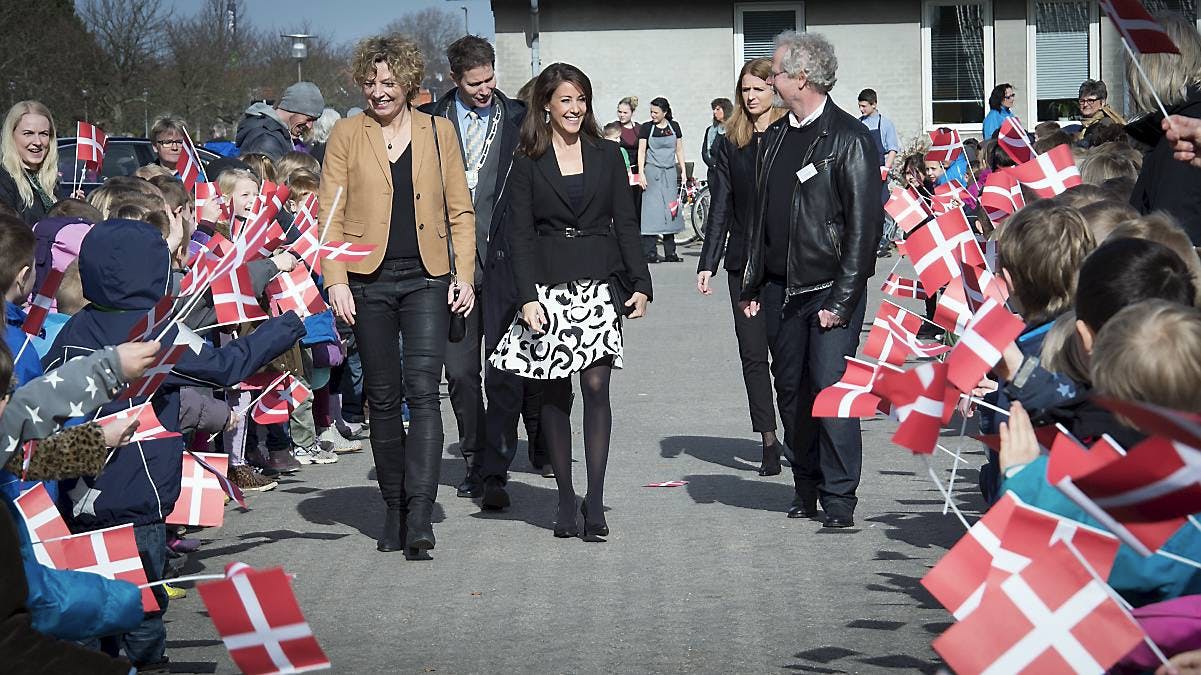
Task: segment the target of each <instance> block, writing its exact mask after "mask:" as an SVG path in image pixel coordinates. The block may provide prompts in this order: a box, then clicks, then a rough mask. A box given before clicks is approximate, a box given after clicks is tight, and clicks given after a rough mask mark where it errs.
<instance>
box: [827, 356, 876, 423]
mask: <svg viewBox="0 0 1201 675" xmlns="http://www.w3.org/2000/svg"><path fill="white" fill-rule="evenodd" d="M845 358H846V361H847V369H846V371H845V372H844V373H843V374H842V379H840V380H839V381H838V382H835V383H834V384H832V385H830V386H828V387H826V388H825V389H822V390H821V391H820V392H818V393H817V398H816V399H814V401H813V416H814V417H873V416H875V414H876V413H877V412H883V413H885V414H887V412H888V411H887V409H885V410H881V405H882V402H881V400H880V397H879V396H876V395H875V394H873V393H872V384H873V383H874V382H875V379H876V372H877V371H879V369H880V368H886V367H889V366H886V365H881V364H875V363H868V362H867V361H860V360H859V359H855V358H851V357H850V356H847V357H845Z"/></svg>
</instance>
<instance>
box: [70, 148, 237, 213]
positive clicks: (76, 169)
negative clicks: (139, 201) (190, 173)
mask: <svg viewBox="0 0 1201 675" xmlns="http://www.w3.org/2000/svg"><path fill="white" fill-rule="evenodd" d="M196 153H197V154H199V155H200V163H201V164H202V165H204V166H205V167H207V166H208V164H209V162H211V161H213V160H214V159H217V158H218V157H220V155H218V154H216V153H215V152H211V151H209V150H205V149H204V148H196ZM156 158H157V155H156V154H155V152H154V144H153V143H151V142H150V140H148V139H145V138H131V137H117V138H110V139H108V143H107V144H105V149H104V165H103V166H101V167H100V172H99V174H97V172H95V171H92V170H90V169H89V170H86V171H84V170H83V169H82V168H81V167H82V164H80V163H78V162H76V161H75V137H74V136H72V137H70V138H60V139H58V196H59V198H60V199H61V198H63V197H66V196H68V195H70V194H71V192H72V190H74V189H75V184H76V181H77V180H79V181H80V183H79V187H80V189H82V190H83V193H84V194H87V193H89V192H91V191H92V190H95V189H96V188H98V187H100V184H101V183H103V182H104V181H105V180H106V179H108V178H112V177H113V176H132V175H133V172H134V171H137V170H138V167H139V166H144V165H146V164H150V163H151V162H153V161H154V160H155V159H156ZM81 177H82V179H81Z"/></svg>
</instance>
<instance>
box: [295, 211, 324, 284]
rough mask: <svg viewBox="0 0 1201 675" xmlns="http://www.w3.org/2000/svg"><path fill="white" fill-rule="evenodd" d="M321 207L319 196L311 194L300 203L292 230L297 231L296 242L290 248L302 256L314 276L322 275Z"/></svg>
mask: <svg viewBox="0 0 1201 675" xmlns="http://www.w3.org/2000/svg"><path fill="white" fill-rule="evenodd" d="M318 209H319V205H318V203H317V195H316V194H309V196H307V197H305V198H304V201H302V202H301V203H300V208H299V209H298V210H297V211H296V217H295V218H294V219H293V220H292V229H294V230H295V231H296V235H297V236H296V241H294V242H292V244H291V245H290V246H289V247H288V249H289V250H291V251H294V252H295V253H296V255H298V256H300V258H301V260H303V261H304V262H305V264H306V265H308V266H309V269H311V270H312V271H313V274H321V256H320V255H319V254H320V252H321V241H320V233H319V232H318V228H317V213H318Z"/></svg>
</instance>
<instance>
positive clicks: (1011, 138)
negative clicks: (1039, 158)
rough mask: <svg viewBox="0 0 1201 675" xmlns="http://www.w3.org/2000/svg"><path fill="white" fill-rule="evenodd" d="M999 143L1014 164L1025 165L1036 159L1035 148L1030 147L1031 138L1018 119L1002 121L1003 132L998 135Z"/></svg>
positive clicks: (1007, 118)
mask: <svg viewBox="0 0 1201 675" xmlns="http://www.w3.org/2000/svg"><path fill="white" fill-rule="evenodd" d="M997 142H998V143H1000V144H1001V149H1002V150H1004V151H1005V154H1007V155H1009V158H1010V159H1012V160H1013V162H1014V164H1024V163H1026V162H1029V161H1030V160H1032V159H1034V156H1035V154H1036V153H1035V152H1034V146H1032V145H1030V136H1029V134H1027V133H1026V130H1025V129H1023V128H1022V123H1021V122H1019V121H1018V118H1016V117H1006V118H1005V119H1004V120H1001V130H1000V132H998V133H997Z"/></svg>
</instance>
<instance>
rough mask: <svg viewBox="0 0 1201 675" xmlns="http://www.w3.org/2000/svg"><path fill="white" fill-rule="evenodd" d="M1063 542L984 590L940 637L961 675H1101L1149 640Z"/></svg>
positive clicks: (938, 646) (941, 648) (940, 648)
mask: <svg viewBox="0 0 1201 675" xmlns="http://www.w3.org/2000/svg"><path fill="white" fill-rule="evenodd" d="M1110 592H1111V591H1109V590H1108V589H1107V588H1106V586H1105V582H1104V581H1103V580H1100V579H1096V578H1094V577H1093V575H1092V574H1090V573H1089V571H1088V570H1087V569H1086V568H1085V567H1084V566H1083V565H1082V564H1080V561H1079V560H1077V558H1076V556H1075V555H1074V554H1073V553H1072V551H1071V550H1070V549H1069V548H1068V545H1067V544H1065V543H1063V542H1056V543H1055V544H1053V545H1051V546H1050V547H1049V548H1047V549H1045V550H1044V551H1042V552H1041V553H1040V554H1039V555H1038V557H1036V558H1034V559H1033V561H1032V562H1031V563H1030V564H1029V565H1026V566H1025V567H1024V568H1023V569H1022V570H1021V571H1020V572H1017V573H1016V574H1011V575H1009V576H1008V577H1007V578H1005V579H1004V580H1001V581H997V582H995V583H993V582H990V583H989V584H988V586H987V588H986V589H985V591H984V597H983V598H982V599H981V602H980V606H979V608H977V609H976V611H974V612H972V613H971V615H970V616H968V617H967V618H966V619H964V620H963V621H960V622H958V623H956V624H954V625H953V626H951V627H950V628H949V629H948V630H947V631H946V632H945V633H943V634H942V635H941V636H939V637H938V639H936V640H935V641H934V650H935V651H937V652H938V653H939V655H940V656H942V657H943V658H944V659H946V662H947V665H949V666H950V667H951V668H952V669H953V670H954V671H955V672H957V673H1019V672H1023V673H1102V672H1105V671H1106V670H1107V669H1108V668H1109V667H1110V666H1112V665H1113V664H1114V663H1116V662H1117V661H1118V660H1119V659H1121V658H1122V657H1123V656H1125V655H1126V654H1127V653H1128V652H1129V651H1130V650H1131V649H1133V648H1134V646H1135V645H1137V644H1138V643H1139V642H1140V641H1142V639H1143V631H1142V629H1141V628H1139V625H1138V624H1137V623H1135V621H1134V619H1133V618H1132V617H1131V616H1130V615H1129V614H1127V613H1126V612H1125V611H1124V610H1123V609H1122V607H1121V606H1119V605H1118V604H1117V602H1115V601H1114V600H1113V598H1112V597H1111V596H1110Z"/></svg>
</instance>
